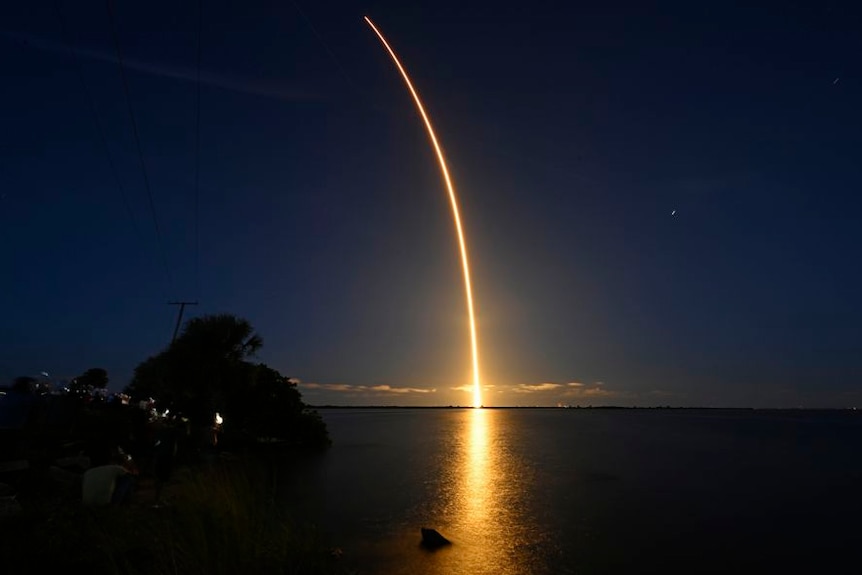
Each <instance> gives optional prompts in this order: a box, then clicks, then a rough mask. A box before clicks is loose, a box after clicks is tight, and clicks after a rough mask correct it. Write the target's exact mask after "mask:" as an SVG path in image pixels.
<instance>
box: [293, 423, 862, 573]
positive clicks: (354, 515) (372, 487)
mask: <svg viewBox="0 0 862 575" xmlns="http://www.w3.org/2000/svg"><path fill="white" fill-rule="evenodd" d="M321 414H322V415H323V417H324V419H325V420H326V422H327V425H328V426H329V429H330V433H331V435H332V439H333V442H334V445H333V448H332V449H331V450H330V452H329V453H327V454H326V455H325V456H323V457H321V458H320V459H318V460H316V461H315V462H314V463H313V464H311V465H310V466H309V467H308V468H306V469H304V471H303V473H302V474H300V475H299V476H297V477H296V478H295V481H296V484H295V485H291V489H290V491H291V492H292V493H301V494H302V498H301V500H300V501H293V502H292V503H291V505H294V506H296V507H297V508H301V509H303V510H304V511H305V512H308V513H310V514H311V515H312V516H314V517H316V518H317V521H318V523H320V524H321V525H322V527H323V528H324V530H325V532H326V534H327V536H328V537H329V538H330V539H331V540H332V541H333V542H334V543H335V544H336V545H338V546H340V547H341V548H342V549H343V551H344V557H345V561H346V562H347V563H348V564H349V565H351V566H353V567H355V568H356V570H357V572H359V573H368V574H396V575H397V574H410V575H423V574H429V575H431V574H453V575H457V574H484V573H487V574H491V573H494V574H546V573H547V574H550V573H639V572H664V573H683V572H685V573H706V572H709V573H728V572H748V571H750V570H751V569H760V570H762V571H765V572H775V573H777V572H800V573H801V572H838V571H842V572H843V570H842V569H839V567H838V566H840V565H842V564H844V563H846V562H847V561H851V562H852V563H853V564H856V565H857V566H858V561H857V560H856V557H857V554H856V550H857V549H858V548H859V547H860V546H862V516H860V511H862V417H859V416H857V415H856V413H855V412H849V411H845V412H838V411H836V412H802V411H786V412H780V411H773V412H766V411H726V410H703V411H699V410H698V411H696V410H675V411H674V410H564V409H535V410H531V409H517V410H516V409H510V410H509V409H485V410H473V409H434V410H431V409H415V410H412V409H378V410H374V409H367V410H360V409H342V410H339V409H330V410H321ZM421 526H426V527H434V528H436V529H438V530H439V531H440V532H441V533H443V534H444V535H446V536H447V537H448V538H449V539H451V540H452V541H453V545H452V546H450V547H446V548H443V549H440V550H438V551H436V552H430V551H426V550H424V549H422V548H421V547H420V546H419V528H420V527H421Z"/></svg>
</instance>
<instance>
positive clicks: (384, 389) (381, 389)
mask: <svg viewBox="0 0 862 575" xmlns="http://www.w3.org/2000/svg"><path fill="white" fill-rule="evenodd" d="M301 386H302V387H303V388H304V389H319V390H322V391H334V392H338V393H369V392H371V393H384V394H389V393H394V394H405V393H436V392H437V390H436V389H435V388H431V389H426V388H421V387H397V386H391V385H350V384H347V383H303V384H301Z"/></svg>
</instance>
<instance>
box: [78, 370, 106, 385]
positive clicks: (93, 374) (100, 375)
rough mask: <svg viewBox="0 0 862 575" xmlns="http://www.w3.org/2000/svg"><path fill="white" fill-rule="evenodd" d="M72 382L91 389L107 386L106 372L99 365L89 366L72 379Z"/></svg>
mask: <svg viewBox="0 0 862 575" xmlns="http://www.w3.org/2000/svg"><path fill="white" fill-rule="evenodd" d="M73 383H74V384H77V385H79V386H81V387H90V388H92V389H105V388H106V387H108V372H107V371H105V370H104V369H102V368H101V367H91V368H90V369H88V370H87V371H85V372H84V373H82V374H81V375H79V376H78V377H76V378H75V379H74V380H73Z"/></svg>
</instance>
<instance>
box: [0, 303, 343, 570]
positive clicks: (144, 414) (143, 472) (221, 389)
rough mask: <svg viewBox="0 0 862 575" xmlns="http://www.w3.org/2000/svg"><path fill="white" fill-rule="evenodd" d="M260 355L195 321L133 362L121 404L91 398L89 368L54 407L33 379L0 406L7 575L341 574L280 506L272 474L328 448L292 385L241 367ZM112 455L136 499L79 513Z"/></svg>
mask: <svg viewBox="0 0 862 575" xmlns="http://www.w3.org/2000/svg"><path fill="white" fill-rule="evenodd" d="M261 345H262V339H261V338H260V336H258V335H257V334H255V333H254V331H253V330H252V328H251V326H250V324H249V323H248V322H247V321H246V320H243V319H241V318H237V317H235V316H232V315H215V316H204V317H200V318H195V319H193V320H190V321H189V322H187V323H186V325H185V327H184V330H183V332H182V334H181V335H180V336H179V337H178V338H177V339H176V340H175V341H173V342H172V343H171V345H170V346H168V347H167V348H166V349H165V350H163V351H161V352H160V353H158V354H156V355H154V356H152V357H150V358H149V359H147V360H145V361H144V362H142V363H141V364H140V365H139V366H138V367H137V368H136V369H135V376H134V379H133V381H132V382H131V384H130V385H129V386H127V388H126V389H125V392H126V394H125V395H122V396H120V395H117V396H112V397H111V398H109V399H107V400H106V399H105V397H106V396H105V394H99V393H94V392H95V391H97V390H99V389H102V390H104V388H105V387H106V385H107V382H108V379H107V372H105V370H102V369H98V368H94V369H91V370H88V371H87V372H86V373H85V374H84V375H82V376H80V377H79V378H76V379H75V380H73V381H72V382H71V384H70V386H69V387H68V388H67V389H66V390H65V392H64V393H62V394H56V393H49V392H48V391H46V390H45V389H42V388H41V387H40V386H39V385H38V382H36V381H35V380H33V378H19V380H20V381H18V380H16V384H15V385H14V386H12V387H11V388H9V389H8V391H6V392H5V393H4V394H0V401H3V402H4V403H3V404H2V405H0V407H3V408H4V409H5V410H6V412H8V413H11V415H12V416H13V417H12V418H11V419H10V421H13V420H14V421H17V422H20V424H19V425H18V426H16V427H14V428H9V429H5V430H2V431H3V433H2V434H0V456H2V457H0V463H2V462H3V460H5V463H6V465H5V466H0V475H2V476H0V482H3V483H4V485H3V486H2V488H3V489H2V491H3V493H2V495H3V496H4V501H6V500H8V499H9V497H8V493H7V492H8V491H10V490H11V491H13V492H15V493H16V497H17V500H16V501H15V505H18V504H19V503H18V502H20V508H19V509H18V510H17V511H15V512H13V513H8V512H5V511H3V510H0V561H2V572H3V573H9V574H18V573H44V572H48V571H53V570H62V571H63V572H65V571H67V570H68V571H69V572H86V573H88V574H89V575H101V574H106V575H113V574H129V575H133V574H155V575H160V574H168V573H171V574H176V573H183V574H189V575H194V574H196V573H201V574H204V573H206V574H211V573H216V574H218V573H231V574H233V573H242V572H248V573H268V574H274V575H277V574H331V573H343V572H344V569H343V567H342V566H341V565H340V563H339V561H338V558H337V553H333V552H332V551H331V550H329V549H328V548H327V547H326V545H325V544H324V541H323V540H322V538H321V537H320V536H319V535H318V533H317V531H316V530H315V528H314V527H312V526H311V525H309V524H306V523H304V522H303V520H301V519H300V518H298V517H294V516H290V515H289V514H288V513H287V512H286V508H285V506H284V505H282V504H276V503H277V502H276V498H275V496H276V489H275V488H276V486H275V485H274V482H273V479H272V477H273V476H274V473H273V470H274V469H275V467H273V466H274V465H277V463H276V462H284V461H290V460H292V459H295V458H296V457H298V456H299V454H308V453H309V452H311V453H314V452H319V451H322V450H325V449H326V448H327V447H328V446H329V443H330V441H329V436H328V433H327V430H326V425H325V424H324V422H323V420H322V419H321V418H320V416H319V415H318V414H317V413H316V412H315V411H313V410H311V409H309V408H308V406H306V405H305V403H304V402H303V401H302V398H301V395H300V393H299V390H298V389H297V386H296V381H295V380H292V379H290V378H287V377H284V376H282V375H281V374H280V373H278V372H277V371H276V370H274V369H272V368H270V367H268V366H266V365H264V364H255V363H252V362H250V361H249V359H250V357H251V356H253V355H254V353H255V352H256V351H257V350H258V349H259V348H260V346H261ZM168 414H170V415H168ZM118 455H119V456H121V457H122V458H130V460H131V461H132V462H134V464H133V465H132V467H137V468H138V470H139V471H140V475H139V476H138V487H139V491H138V493H136V494H135V495H134V496H133V497H132V498H131V500H130V501H128V502H125V503H122V504H118V505H111V506H108V507H96V508H94V507H85V506H83V505H82V503H81V494H82V491H81V490H82V473H83V472H84V471H85V470H86V469H87V468H88V467H96V466H100V465H106V464H110V463H119V461H118V460H117V456H118ZM81 461H84V462H85V463H81ZM123 461H124V462H128V460H127V459H123ZM125 464H126V463H123V465H125ZM4 469H5V472H3V470H4ZM159 470H161V471H159ZM133 472H134V471H133ZM168 478H169V481H168V483H167V485H165V484H164V483H163V482H164V481H165V480H166V479H168ZM155 486H158V487H157V488H156V487H155ZM163 486H164V493H162V491H163ZM147 490H149V493H147ZM162 494H163V495H164V496H165V498H164V501H165V502H167V504H161V503H163V501H161V500H160V501H159V502H160V504H159V505H154V503H156V501H157V498H159V499H160V498H161V495H162Z"/></svg>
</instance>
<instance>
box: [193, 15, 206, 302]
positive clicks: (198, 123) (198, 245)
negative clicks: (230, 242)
mask: <svg viewBox="0 0 862 575" xmlns="http://www.w3.org/2000/svg"><path fill="white" fill-rule="evenodd" d="M203 19H204V2H203V0H198V49H197V77H196V78H195V92H196V94H195V100H196V102H195V184H194V185H195V190H194V195H195V295H196V299H200V295H201V294H200V291H201V229H200V195H201V194H200V189H201V188H200V179H201V52H202V46H203Z"/></svg>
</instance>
